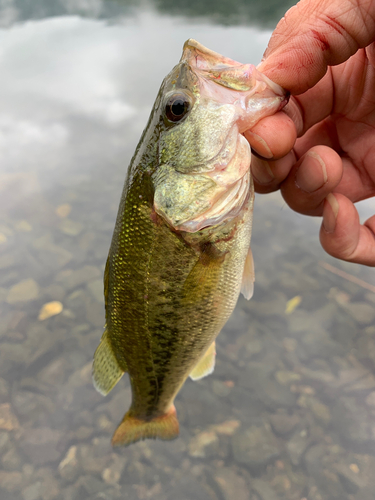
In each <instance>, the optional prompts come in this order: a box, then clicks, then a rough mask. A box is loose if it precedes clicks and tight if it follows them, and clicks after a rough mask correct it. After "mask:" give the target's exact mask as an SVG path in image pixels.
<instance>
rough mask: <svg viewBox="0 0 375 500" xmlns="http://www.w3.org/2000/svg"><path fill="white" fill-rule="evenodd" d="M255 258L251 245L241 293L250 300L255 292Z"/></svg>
mask: <svg viewBox="0 0 375 500" xmlns="http://www.w3.org/2000/svg"><path fill="white" fill-rule="evenodd" d="M254 281H255V274H254V259H253V253H252V251H251V247H249V251H248V252H247V255H246V260H245V266H244V270H243V275H242V284H241V293H242V295H243V296H244V297H245V299H247V300H250V299H251V297H252V296H253V293H254Z"/></svg>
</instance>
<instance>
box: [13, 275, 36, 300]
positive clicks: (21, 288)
mask: <svg viewBox="0 0 375 500" xmlns="http://www.w3.org/2000/svg"><path fill="white" fill-rule="evenodd" d="M38 296H39V286H38V283H37V282H36V281H35V280H33V279H27V280H23V281H20V282H19V283H16V284H15V285H13V286H12V288H11V289H10V290H9V293H8V295H7V298H6V302H7V303H8V304H17V303H18V302H28V301H31V300H35V299H36V298H38Z"/></svg>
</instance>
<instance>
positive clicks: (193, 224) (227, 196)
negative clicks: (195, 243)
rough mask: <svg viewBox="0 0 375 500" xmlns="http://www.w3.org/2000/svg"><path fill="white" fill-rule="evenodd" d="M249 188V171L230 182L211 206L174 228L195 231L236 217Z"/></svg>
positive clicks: (189, 231) (245, 199) (243, 203)
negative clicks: (228, 186)
mask: <svg viewBox="0 0 375 500" xmlns="http://www.w3.org/2000/svg"><path fill="white" fill-rule="evenodd" d="M249 188H250V172H249V171H248V172H247V173H246V174H245V175H244V176H243V177H242V178H241V179H239V180H238V181H237V182H235V183H234V184H232V185H231V186H230V188H229V189H227V190H226V191H224V192H223V193H221V194H220V195H219V196H218V197H217V199H215V200H213V204H212V206H211V207H210V208H209V209H208V210H206V211H205V212H203V213H202V214H200V215H199V216H197V217H196V218H194V219H191V220H188V221H185V222H183V223H181V224H180V225H178V226H177V227H176V229H178V230H179V231H186V232H188V233H195V232H197V231H200V230H201V229H204V228H205V227H210V226H216V225H217V224H220V223H221V222H224V221H226V220H229V219H232V218H234V217H236V216H237V215H238V214H239V213H240V212H241V211H242V209H243V207H244V205H245V203H246V201H247V198H248V193H249Z"/></svg>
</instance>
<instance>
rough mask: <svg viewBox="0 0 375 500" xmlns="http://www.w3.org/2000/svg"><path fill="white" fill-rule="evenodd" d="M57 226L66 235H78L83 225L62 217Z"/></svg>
mask: <svg viewBox="0 0 375 500" xmlns="http://www.w3.org/2000/svg"><path fill="white" fill-rule="evenodd" d="M59 228H60V231H61V232H62V233H64V234H66V235H68V236H78V235H79V234H80V233H81V232H82V230H83V225H82V224H81V223H80V222H77V221H74V220H71V219H63V220H62V221H61V222H60V225H59Z"/></svg>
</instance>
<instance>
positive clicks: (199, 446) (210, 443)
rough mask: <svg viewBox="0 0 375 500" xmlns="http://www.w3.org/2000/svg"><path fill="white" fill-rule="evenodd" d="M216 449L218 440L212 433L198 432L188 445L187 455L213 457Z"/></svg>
mask: <svg viewBox="0 0 375 500" xmlns="http://www.w3.org/2000/svg"><path fill="white" fill-rule="evenodd" d="M218 449H219V438H218V436H217V434H216V433H215V432H214V431H205V432H200V433H199V434H197V435H196V436H195V437H193V438H192V439H191V440H190V443H189V455H190V456H191V457H199V458H205V457H206V456H215V452H217V451H218Z"/></svg>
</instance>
